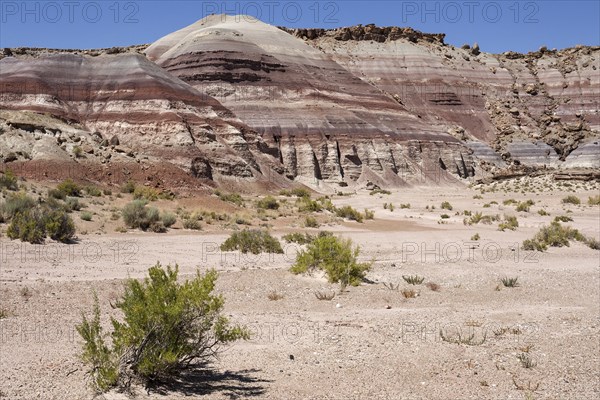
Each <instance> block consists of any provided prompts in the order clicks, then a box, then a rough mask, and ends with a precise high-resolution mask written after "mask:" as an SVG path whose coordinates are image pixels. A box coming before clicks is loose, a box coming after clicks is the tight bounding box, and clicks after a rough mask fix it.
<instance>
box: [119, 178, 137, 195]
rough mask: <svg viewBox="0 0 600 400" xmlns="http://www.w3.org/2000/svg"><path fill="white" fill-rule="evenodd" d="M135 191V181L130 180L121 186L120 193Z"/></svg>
mask: <svg viewBox="0 0 600 400" xmlns="http://www.w3.org/2000/svg"><path fill="white" fill-rule="evenodd" d="M134 191H135V182H134V181H132V180H129V181H127V182H126V183H125V184H124V185H123V186H121V193H133V192H134Z"/></svg>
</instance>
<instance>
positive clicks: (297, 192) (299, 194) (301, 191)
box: [291, 188, 310, 198]
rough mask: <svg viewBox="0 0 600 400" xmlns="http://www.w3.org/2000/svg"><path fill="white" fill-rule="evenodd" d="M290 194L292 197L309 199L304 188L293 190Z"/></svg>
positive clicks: (308, 193) (308, 194) (307, 191)
mask: <svg viewBox="0 0 600 400" xmlns="http://www.w3.org/2000/svg"><path fill="white" fill-rule="evenodd" d="M291 194H292V196H296V197H309V198H310V191H309V190H308V189H305V188H294V189H292V191H291Z"/></svg>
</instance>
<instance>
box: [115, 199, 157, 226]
mask: <svg viewBox="0 0 600 400" xmlns="http://www.w3.org/2000/svg"><path fill="white" fill-rule="evenodd" d="M146 204H147V203H146V201H145V200H134V201H132V202H131V203H128V204H126V205H125V207H123V211H122V212H121V215H122V216H123V222H125V225H127V227H129V228H134V229H136V228H137V229H141V230H143V231H146V230H148V229H151V227H152V226H153V225H156V224H157V223H158V222H159V220H160V215H159V212H158V210H157V209H156V208H153V207H147V206H146Z"/></svg>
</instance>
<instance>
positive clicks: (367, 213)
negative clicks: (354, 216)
mask: <svg viewBox="0 0 600 400" xmlns="http://www.w3.org/2000/svg"><path fill="white" fill-rule="evenodd" d="M374 218H375V212H374V211H371V210H369V209H367V208H365V219H374Z"/></svg>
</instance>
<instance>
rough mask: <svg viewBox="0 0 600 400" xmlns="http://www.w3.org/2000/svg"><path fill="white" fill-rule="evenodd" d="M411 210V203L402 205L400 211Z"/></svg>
mask: <svg viewBox="0 0 600 400" xmlns="http://www.w3.org/2000/svg"><path fill="white" fill-rule="evenodd" d="M407 208H410V203H404V204H400V209H402V210H404V209H407Z"/></svg>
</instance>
